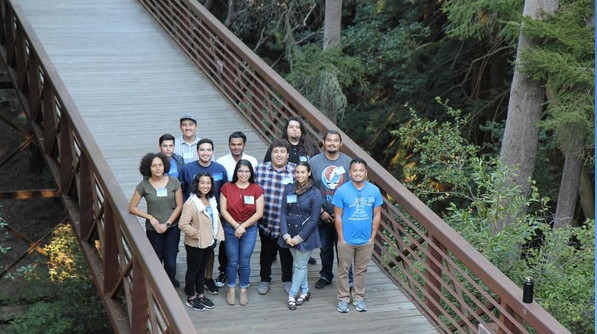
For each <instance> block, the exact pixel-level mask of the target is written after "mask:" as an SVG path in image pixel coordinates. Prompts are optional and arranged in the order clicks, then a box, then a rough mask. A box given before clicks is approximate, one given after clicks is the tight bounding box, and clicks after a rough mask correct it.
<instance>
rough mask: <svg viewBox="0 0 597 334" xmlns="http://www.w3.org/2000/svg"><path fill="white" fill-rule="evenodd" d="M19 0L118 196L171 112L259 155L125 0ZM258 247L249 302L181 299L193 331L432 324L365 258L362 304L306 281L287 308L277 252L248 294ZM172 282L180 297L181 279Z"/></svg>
mask: <svg viewBox="0 0 597 334" xmlns="http://www.w3.org/2000/svg"><path fill="white" fill-rule="evenodd" d="M19 4H20V5H21V7H22V8H23V10H24V11H25V13H26V15H27V19H28V20H29V21H30V23H31V25H32V26H33V27H34V29H35V31H36V33H37V35H38V37H39V39H40V40H41V42H42V43H43V45H44V47H45V49H46V51H47V53H48V54H49V56H50V58H51V60H52V62H53V63H54V66H55V67H56V69H57V71H58V73H59V74H60V76H61V77H62V80H63V81H64V83H65V85H66V87H67V89H68V90H69V92H70V94H71V95H72V97H73V100H74V101H75V103H76V105H77V106H78V108H79V111H80V112H81V114H82V116H83V118H84V120H85V121H86V123H87V125H88V127H89V129H90V130H91V132H92V133H93V134H94V137H95V140H96V141H97V142H98V144H99V147H100V148H101V151H102V154H103V155H104V157H105V158H106V160H107V161H108V163H109V164H110V165H111V167H112V169H113V172H114V174H115V176H116V178H117V180H118V182H119V183H120V185H121V188H122V191H123V192H124V193H125V195H127V197H129V198H130V196H131V195H132V192H133V190H134V187H135V185H136V184H137V183H138V182H139V181H140V179H141V176H140V175H139V172H138V164H139V160H140V158H141V156H142V155H143V154H145V153H146V152H150V151H157V139H158V137H159V136H160V135H161V134H163V133H171V134H173V135H175V136H176V137H177V136H178V135H179V133H180V131H179V129H178V118H179V117H180V115H182V114H184V113H193V114H195V115H197V116H198V118H199V119H200V121H199V123H200V124H199V130H198V135H199V136H200V137H202V138H212V139H213V140H214V142H215V155H216V157H219V156H221V155H224V154H226V153H228V149H227V138H228V135H229V133H231V132H232V131H235V130H242V131H244V132H245V133H246V134H247V137H248V148H247V153H249V154H252V155H254V156H256V157H257V158H258V159H261V158H262V157H263V154H264V152H265V149H266V143H265V142H263V140H261V139H260V138H259V137H258V135H257V134H256V133H255V131H254V130H253V129H252V128H251V126H250V125H249V124H248V123H247V122H245V120H244V119H243V118H242V117H241V116H240V115H239V114H237V112H236V111H235V110H234V109H233V108H232V107H231V106H230V105H229V104H228V102H226V100H225V99H224V98H223V97H222V96H221V95H220V94H219V93H218V92H217V91H216V90H215V89H214V88H213V87H212V86H211V85H210V83H209V81H208V80H207V79H206V78H205V77H204V76H203V74H202V73H201V72H200V71H199V70H198V69H197V67H196V66H195V65H194V64H193V63H192V62H191V61H190V60H188V58H187V57H186V55H185V54H184V53H183V52H182V51H181V50H180V49H179V48H178V46H177V45H176V44H175V43H174V42H173V41H171V40H170V38H169V37H168V36H167V35H166V34H165V33H164V32H163V31H162V30H161V28H160V27H159V25H158V24H157V23H155V22H154V21H153V19H152V18H151V17H150V16H149V15H148V14H147V13H146V12H145V10H144V9H143V8H142V7H141V6H140V5H139V4H138V3H136V2H135V1H134V0H21V1H19ZM317 254H318V253H316V255H315V257H316V258H318V257H319V256H318V255H317ZM258 256H259V245H257V247H256V250H255V253H254V256H253V261H252V266H253V270H252V276H251V284H252V287H251V289H250V296H249V298H250V303H249V305H248V306H246V307H241V306H238V305H237V306H234V307H230V306H228V305H226V303H225V294H224V293H221V294H220V295H218V296H213V300H214V302H215V304H216V308H215V309H213V310H208V311H204V312H201V313H200V312H196V311H193V310H191V309H188V308H187V310H188V312H189V314H190V315H191V317H192V319H193V321H194V322H195V326H196V328H197V330H198V331H199V332H201V333H239V332H244V333H257V332H262V331H267V332H274V333H275V332H288V331H300V332H302V333H333V332H341V331H346V330H352V331H365V332H375V333H435V329H434V328H433V326H432V325H431V324H430V323H429V322H428V321H427V319H426V318H425V317H424V316H422V315H421V314H420V313H419V312H418V310H417V309H416V308H415V307H414V306H413V305H412V304H411V303H410V302H409V301H408V300H407V299H406V297H404V295H403V294H402V293H401V292H400V290H399V289H398V288H397V287H396V286H395V285H394V284H393V283H392V282H391V281H390V280H389V279H388V278H387V277H386V276H385V275H384V274H383V273H381V272H380V271H379V269H378V268H377V267H376V266H375V265H373V264H372V265H370V267H369V273H368V277H367V287H368V290H367V298H366V299H367V301H368V306H369V309H370V310H369V311H368V312H366V313H358V312H355V311H354V309H352V310H351V312H350V313H349V314H340V313H338V312H337V311H336V307H335V304H336V298H335V286H334V285H331V286H329V287H327V288H325V289H322V290H313V292H312V293H313V297H312V299H311V301H309V302H308V303H307V304H306V305H304V306H301V307H300V308H299V309H298V310H297V311H295V312H291V311H289V310H288V309H287V308H286V306H285V296H284V293H283V290H282V287H281V284H280V281H279V279H280V276H279V270H280V269H279V264H278V263H277V262H275V263H274V269H273V273H274V275H273V279H274V282H273V283H272V289H271V291H270V293H269V294H268V295H266V296H260V295H258V294H257V292H256V286H257V285H258V283H259V276H258V269H259V260H258ZM185 261H186V256H185V253H184V247H181V252H180V254H179V257H178V266H177V271H178V273H177V278H178V279H179V280H181V281H182V280H183V278H184V271H185V267H186V265H185ZM318 263H319V261H318ZM318 270H319V264H318V265H314V266H309V280H310V282H311V284H313V283H314V282H315V280H316V279H317V277H318V274H317V271H318ZM178 291H179V294H180V296H181V301H182V300H183V298H185V297H184V293H183V291H182V288H179V289H178Z"/></svg>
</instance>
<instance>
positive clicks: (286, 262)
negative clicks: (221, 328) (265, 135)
mask: <svg viewBox="0 0 597 334" xmlns="http://www.w3.org/2000/svg"><path fill="white" fill-rule="evenodd" d="M289 147H290V143H288V141H287V140H286V139H282V138H278V139H274V141H272V143H271V145H270V150H271V152H272V154H271V161H268V162H264V163H262V164H260V165H259V166H257V168H256V169H255V182H257V184H259V185H260V186H261V188H263V194H264V196H265V198H264V199H265V206H264V209H263V217H262V218H261V220H259V238H260V239H261V254H260V256H259V264H260V266H261V269H260V270H259V275H260V276H261V282H260V283H259V287H257V292H258V293H259V294H261V295H265V294H266V293H268V292H269V285H270V282H271V281H272V277H271V274H272V262H274V259H275V258H276V254H277V253H278V252H279V253H280V265H281V267H282V285H283V286H284V289H285V290H286V292H287V293H288V290H290V285H291V281H292V255H291V254H290V250H289V249H288V248H282V247H279V246H278V237H279V236H280V219H279V216H280V208H281V205H282V193H283V192H284V187H285V186H286V185H287V184H289V183H293V182H294V168H295V167H296V164H294V163H292V162H289V161H288V156H289V152H288V150H289Z"/></svg>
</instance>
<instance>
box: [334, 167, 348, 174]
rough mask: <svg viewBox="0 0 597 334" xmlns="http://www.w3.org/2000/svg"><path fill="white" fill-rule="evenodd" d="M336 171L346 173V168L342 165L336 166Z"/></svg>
mask: <svg viewBox="0 0 597 334" xmlns="http://www.w3.org/2000/svg"><path fill="white" fill-rule="evenodd" d="M336 173H337V174H344V173H346V169H344V167H343V166H340V167H338V168H336Z"/></svg>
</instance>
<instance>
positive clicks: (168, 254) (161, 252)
mask: <svg viewBox="0 0 597 334" xmlns="http://www.w3.org/2000/svg"><path fill="white" fill-rule="evenodd" d="M145 234H146V235H147V239H149V243H150V244H151V246H152V247H153V249H154V250H155V253H156V254H157V256H158V259H159V260H160V263H162V262H163V263H164V269H165V270H166V274H168V277H169V278H170V281H172V282H174V277H175V276H176V255H178V242H179V241H180V229H179V228H178V226H172V227H170V228H169V229H167V230H166V232H164V233H162V234H159V233H158V232H156V231H152V230H147V231H145Z"/></svg>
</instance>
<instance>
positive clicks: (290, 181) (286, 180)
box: [282, 176, 292, 184]
mask: <svg viewBox="0 0 597 334" xmlns="http://www.w3.org/2000/svg"><path fill="white" fill-rule="evenodd" d="M291 183H292V176H287V177H285V178H283V179H282V184H291Z"/></svg>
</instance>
